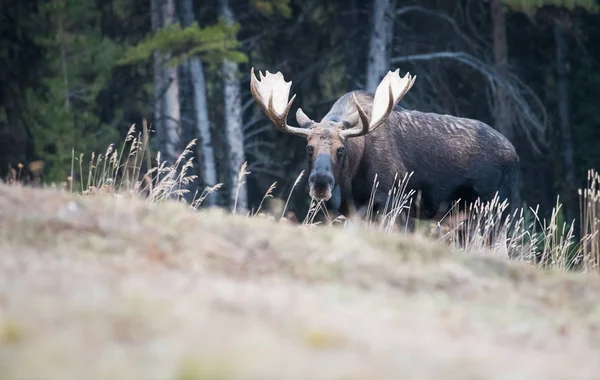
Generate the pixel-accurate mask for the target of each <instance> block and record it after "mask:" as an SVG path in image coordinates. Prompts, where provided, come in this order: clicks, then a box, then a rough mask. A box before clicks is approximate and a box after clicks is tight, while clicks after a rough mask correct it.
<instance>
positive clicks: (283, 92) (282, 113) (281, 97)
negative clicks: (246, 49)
mask: <svg viewBox="0 0 600 380" xmlns="http://www.w3.org/2000/svg"><path fill="white" fill-rule="evenodd" d="M258 74H259V76H260V81H258V80H256V77H255V76H254V67H253V68H252V69H251V70H250V92H252V96H253V97H254V100H256V102H257V103H258V104H259V105H260V107H261V108H262V110H263V111H264V112H265V114H267V116H268V117H269V119H271V121H272V122H273V123H274V124H275V126H276V127H277V128H279V129H280V130H281V131H282V132H285V133H290V134H292V135H296V136H307V135H308V129H304V128H296V127H290V126H289V125H288V124H287V115H288V113H289V112H290V108H291V106H292V103H293V102H294V99H295V98H296V95H295V94H294V96H292V99H290V101H289V102H288V103H287V104H286V102H287V99H288V97H289V95H290V87H291V86H292V82H291V81H290V82H286V81H285V79H284V78H283V74H282V73H281V72H279V71H278V72H277V73H275V74H271V73H270V72H269V71H268V70H267V71H266V75H263V73H262V72H260V70H259V71H258Z"/></svg>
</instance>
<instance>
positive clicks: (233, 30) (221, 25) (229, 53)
mask: <svg viewBox="0 0 600 380" xmlns="http://www.w3.org/2000/svg"><path fill="white" fill-rule="evenodd" d="M239 29H240V25H239V24H237V23H235V24H233V25H231V26H229V25H228V24H227V22H226V21H225V20H223V19H219V22H218V23H217V24H215V25H209V26H206V27H204V28H201V27H200V26H199V25H198V23H197V22H195V21H194V22H193V23H192V25H190V26H189V27H187V28H182V26H181V24H179V23H175V24H170V25H167V26H165V27H164V28H161V29H159V30H158V31H157V32H156V34H155V35H153V36H149V37H147V38H146V39H144V40H143V41H142V42H140V43H139V44H138V45H136V46H133V47H131V48H129V49H128V50H127V51H126V52H125V56H124V58H123V59H121V60H119V62H118V63H119V64H131V63H135V62H138V61H143V60H147V59H148V58H149V57H150V56H151V55H152V54H153V53H154V52H155V51H157V52H159V53H160V54H161V55H162V56H163V57H165V58H166V59H167V61H166V62H165V65H168V66H173V65H177V64H180V63H182V62H183V61H185V60H186V59H187V58H189V57H192V56H197V57H199V58H200V59H201V60H202V61H203V62H205V63H207V64H209V65H216V64H218V63H220V62H221V61H222V60H223V59H224V58H227V59H229V60H231V61H234V62H246V61H247V57H246V55H245V54H244V53H242V52H240V51H239V50H238V49H239V47H240V43H239V41H237V39H236V37H235V36H236V34H237V32H238V31H239Z"/></svg>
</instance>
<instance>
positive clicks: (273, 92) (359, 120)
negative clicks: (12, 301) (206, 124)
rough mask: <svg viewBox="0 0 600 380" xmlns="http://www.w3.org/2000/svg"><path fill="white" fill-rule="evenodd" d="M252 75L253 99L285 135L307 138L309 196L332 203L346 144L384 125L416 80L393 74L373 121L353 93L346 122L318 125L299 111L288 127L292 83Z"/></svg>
mask: <svg viewBox="0 0 600 380" xmlns="http://www.w3.org/2000/svg"><path fill="white" fill-rule="evenodd" d="M250 76H251V79H250V90H251V92H252V96H253V97H254V99H255V100H256V102H257V103H258V104H259V105H260V107H261V108H262V109H263V111H264V112H265V114H266V115H267V116H268V117H269V119H270V120H271V121H272V122H273V123H274V124H275V126H276V127H277V128H279V130H281V131H282V132H285V133H289V134H292V135H296V136H303V137H305V138H306V140H307V145H306V153H307V156H308V166H309V167H308V169H309V172H310V175H309V177H308V183H309V188H310V191H309V193H310V196H311V197H312V198H314V199H316V200H322V201H327V200H329V199H330V198H331V196H332V193H333V189H334V187H335V185H336V184H338V183H340V178H341V176H342V175H343V173H342V167H343V163H344V160H345V159H346V156H347V150H346V141H347V140H348V139H351V138H356V137H361V136H365V135H367V134H368V133H371V132H372V131H374V130H375V129H376V128H377V127H379V126H381V125H382V124H383V123H384V122H385V120H386V118H387V117H388V116H389V114H390V112H391V111H392V109H393V108H394V107H395V106H396V105H397V104H398V102H399V101H400V100H401V99H402V97H403V96H404V95H405V94H406V93H407V92H408V91H409V90H410V88H411V87H412V85H413V83H414V81H415V79H416V76H415V77H413V76H411V75H410V73H407V74H406V75H405V76H404V77H403V78H400V74H399V69H397V70H396V71H394V72H392V71H389V72H388V73H387V75H386V76H385V77H384V78H383V79H382V81H381V83H380V84H379V86H378V87H377V90H376V91H375V95H374V99H373V106H372V109H371V119H370V120H369V118H368V117H367V114H366V113H365V111H364V110H363V108H362V107H361V105H360V104H359V101H358V99H357V98H356V95H355V94H354V93H352V96H353V102H354V107H353V108H355V110H352V111H353V112H350V113H349V114H348V115H346V116H344V119H343V120H341V121H331V120H327V119H326V118H324V119H323V120H321V121H320V122H315V121H314V120H312V119H310V118H309V117H308V116H307V115H306V114H305V113H304V112H303V111H302V108H298V111H297V112H296V122H297V123H298V126H299V127H292V126H290V125H288V124H287V116H288V113H289V111H290V108H291V106H292V103H293V102H294V99H295V98H296V95H295V94H294V96H292V98H291V99H290V100H289V101H288V98H289V93H290V88H291V85H292V82H291V81H290V82H286V81H285V79H284V77H283V74H282V73H281V72H277V73H275V74H272V73H270V72H269V71H266V75H263V74H262V72H260V71H259V76H260V81H259V80H257V79H256V77H255V75H254V68H252V69H251V72H250Z"/></svg>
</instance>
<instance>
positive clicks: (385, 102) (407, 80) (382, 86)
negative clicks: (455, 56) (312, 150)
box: [342, 69, 417, 138]
mask: <svg viewBox="0 0 600 380" xmlns="http://www.w3.org/2000/svg"><path fill="white" fill-rule="evenodd" d="M415 79H417V77H416V76H414V77H413V76H412V75H410V73H406V75H405V76H404V77H403V78H400V69H396V71H393V72H392V71H388V73H387V75H386V76H385V77H384V78H383V79H382V80H381V83H379V86H377V90H376V91H375V96H374V98H373V109H372V111H371V121H370V122H369V118H368V117H367V115H366V113H365V111H363V109H362V107H361V106H360V104H359V103H358V99H356V95H353V96H354V102H355V103H356V109H357V112H358V117H360V120H361V124H362V126H356V127H354V128H351V129H347V130H345V131H343V132H342V135H343V136H344V137H345V138H350V137H358V136H363V135H366V134H367V133H370V132H372V131H373V130H375V128H377V127H379V126H380V125H381V124H383V122H384V121H385V119H386V118H387V117H388V116H389V115H390V113H391V112H392V109H394V107H395V106H396V105H397V104H398V102H400V100H402V98H403V97H404V95H405V94H406V93H407V92H408V91H409V90H410V88H411V87H412V86H413V84H414V83H415ZM355 117H356V116H355ZM356 122H358V118H356ZM351 124H355V123H351Z"/></svg>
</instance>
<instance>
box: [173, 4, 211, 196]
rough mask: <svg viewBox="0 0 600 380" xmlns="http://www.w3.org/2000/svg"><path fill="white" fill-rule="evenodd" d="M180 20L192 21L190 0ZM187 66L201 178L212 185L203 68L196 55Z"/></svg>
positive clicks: (184, 5)
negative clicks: (190, 84)
mask: <svg viewBox="0 0 600 380" xmlns="http://www.w3.org/2000/svg"><path fill="white" fill-rule="evenodd" d="M181 5H182V9H181V11H182V13H181V15H182V22H183V26H184V27H188V26H190V25H191V24H192V22H193V21H194V5H193V2H192V0H181ZM187 67H188V68H189V75H190V77H191V79H192V86H193V92H194V96H193V97H194V112H195V123H196V130H197V132H198V135H199V136H200V144H198V153H197V156H198V157H202V178H203V183H204V185H205V186H214V185H216V183H217V169H216V165H215V154H214V150H213V143H212V136H211V133H210V121H209V118H208V104H207V101H206V81H205V79H204V68H203V67H202V62H200V59H198V57H192V58H190V59H189V60H188V63H187ZM204 204H206V205H208V206H214V205H215V204H216V194H215V193H211V194H210V195H208V196H207V197H206V198H205V200H204Z"/></svg>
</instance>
